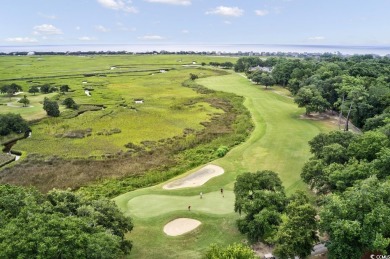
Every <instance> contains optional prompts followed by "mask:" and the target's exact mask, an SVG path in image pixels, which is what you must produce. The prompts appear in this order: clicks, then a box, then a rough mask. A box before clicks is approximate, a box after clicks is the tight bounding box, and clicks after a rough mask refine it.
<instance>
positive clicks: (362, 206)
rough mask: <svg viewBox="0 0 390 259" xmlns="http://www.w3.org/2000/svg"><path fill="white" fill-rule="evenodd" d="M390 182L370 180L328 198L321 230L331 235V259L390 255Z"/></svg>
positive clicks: (372, 178)
mask: <svg viewBox="0 0 390 259" xmlns="http://www.w3.org/2000/svg"><path fill="white" fill-rule="evenodd" d="M389 214H390V181H389V180H387V181H385V182H381V181H380V180H378V179H377V178H376V176H373V177H370V178H368V179H366V180H364V181H362V182H360V183H358V184H356V185H355V186H353V187H352V188H349V189H348V190H347V191H345V192H343V193H341V194H333V195H330V196H329V197H327V199H326V204H325V205H324V207H323V209H322V211H321V230H322V231H326V233H328V234H329V238H330V240H329V242H328V244H327V247H328V251H329V258H339V259H347V258H361V256H362V255H363V254H364V253H365V252H368V251H372V252H374V251H375V252H380V253H382V254H389V253H390V217H389Z"/></svg>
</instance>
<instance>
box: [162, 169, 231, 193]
mask: <svg viewBox="0 0 390 259" xmlns="http://www.w3.org/2000/svg"><path fill="white" fill-rule="evenodd" d="M224 172H225V171H224V170H223V168H222V167H220V166H216V165H206V166H205V167H203V168H201V169H199V170H198V171H196V172H194V173H192V174H190V175H187V176H186V177H183V178H180V179H177V180H175V181H173V182H170V183H167V184H166V185H164V186H163V188H164V189H180V188H186V187H198V186H201V185H203V184H205V183H206V182H207V181H208V180H210V179H211V178H213V177H216V176H218V175H221V174H223V173H224Z"/></svg>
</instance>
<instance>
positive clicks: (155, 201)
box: [127, 191, 234, 218]
mask: <svg viewBox="0 0 390 259" xmlns="http://www.w3.org/2000/svg"><path fill="white" fill-rule="evenodd" d="M188 206H191V211H196V212H206V213H210V214H228V213H232V212H234V210H233V206H234V193H233V192H231V191H228V192H225V193H224V197H222V195H221V193H220V192H210V193H207V194H205V195H203V196H202V199H201V198H200V195H196V196H173V195H172V196H170V195H141V196H138V197H135V198H133V199H131V200H130V201H129V202H128V203H127V209H128V210H129V211H131V213H132V214H133V215H134V216H136V217H140V218H150V217H155V216H158V215H161V214H166V213H168V212H172V211H180V210H181V211H183V210H187V208H188Z"/></svg>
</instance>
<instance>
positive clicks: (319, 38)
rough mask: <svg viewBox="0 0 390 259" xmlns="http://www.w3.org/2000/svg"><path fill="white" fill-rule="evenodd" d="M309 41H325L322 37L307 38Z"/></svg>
mask: <svg viewBox="0 0 390 259" xmlns="http://www.w3.org/2000/svg"><path fill="white" fill-rule="evenodd" d="M308 39H309V40H318V41H320V40H325V37H324V36H314V37H309V38H308Z"/></svg>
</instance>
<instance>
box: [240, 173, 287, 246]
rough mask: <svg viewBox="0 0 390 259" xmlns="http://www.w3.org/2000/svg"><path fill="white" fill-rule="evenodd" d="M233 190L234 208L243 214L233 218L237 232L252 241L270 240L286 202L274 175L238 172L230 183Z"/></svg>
mask: <svg viewBox="0 0 390 259" xmlns="http://www.w3.org/2000/svg"><path fill="white" fill-rule="evenodd" d="M234 193H235V195H236V200H235V204H234V210H235V211H236V212H239V213H240V214H241V213H244V218H242V219H239V220H238V221H237V225H238V229H239V230H240V232H241V233H244V234H246V235H247V237H248V239H249V240H250V241H252V242H256V241H260V240H262V241H265V242H270V238H272V237H273V235H274V234H275V233H276V231H277V227H278V226H279V224H280V223H281V222H282V220H281V213H282V212H283V211H284V209H285V206H286V203H287V199H286V195H285V193H284V187H283V186H282V182H281V180H280V179H279V177H278V176H277V174H276V173H274V172H272V171H267V170H265V171H258V172H256V173H244V174H241V175H239V176H238V177H237V180H236V182H235V184H234Z"/></svg>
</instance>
